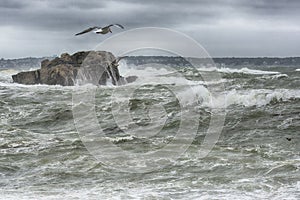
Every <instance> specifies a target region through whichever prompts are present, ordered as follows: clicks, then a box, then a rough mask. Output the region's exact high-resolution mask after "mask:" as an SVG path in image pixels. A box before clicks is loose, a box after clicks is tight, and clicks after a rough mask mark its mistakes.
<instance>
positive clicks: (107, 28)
mask: <svg viewBox="0 0 300 200" xmlns="http://www.w3.org/2000/svg"><path fill="white" fill-rule="evenodd" d="M112 26H116V27H118V28H121V29H124V27H123V26H122V25H120V24H110V25H108V26H105V27H103V28H102V27H98V26H94V27H90V28H88V29H86V30H84V31H82V32H80V33H77V34H76V35H75V36H77V35H82V34H85V33H88V32H91V31H94V33H96V34H107V33H109V32H110V33H112V31H111V29H110V27H112Z"/></svg>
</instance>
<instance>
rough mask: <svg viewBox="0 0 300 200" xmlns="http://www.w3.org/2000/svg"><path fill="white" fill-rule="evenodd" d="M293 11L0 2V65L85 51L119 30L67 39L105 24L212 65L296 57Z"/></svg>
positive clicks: (292, 1) (192, 1)
mask: <svg viewBox="0 0 300 200" xmlns="http://www.w3.org/2000/svg"><path fill="white" fill-rule="evenodd" d="M299 11H300V1H299V0H186V1H183V0H151V1H142V0H141V1H140V0H111V1H110V0H106V1H102V0H85V1H82V0H22V1H20V0H0V44H1V46H0V47H1V48H0V57H1V58H19V57H28V56H32V57H39V56H51V55H60V54H61V53H63V52H69V53H74V52H76V51H79V50H88V49H93V48H94V47H95V45H97V44H98V43H99V42H101V41H103V40H105V39H106V38H108V37H110V36H112V35H114V34H117V33H119V32H120V31H122V30H120V29H117V28H113V33H112V34H109V35H96V34H92V33H90V34H86V35H82V36H81V37H75V36H74V34H75V33H77V32H80V31H81V30H83V29H85V28H87V27H89V26H95V25H99V26H104V25H107V24H111V23H120V24H122V25H124V26H125V29H126V30H130V29H133V28H140V27H165V28H170V29H174V30H176V31H180V32H182V33H184V34H187V35H188V36H190V37H192V38H193V39H195V40H196V41H197V42H199V43H200V44H201V45H202V46H203V47H204V48H205V49H206V50H207V51H208V53H209V54H210V55H211V56H213V57H228V56H230V57H231V56H237V57H241V56H242V57H246V56H247V57H248V56H249V57H255V56H281V57H285V56H300V45H299V44H300V12H299Z"/></svg>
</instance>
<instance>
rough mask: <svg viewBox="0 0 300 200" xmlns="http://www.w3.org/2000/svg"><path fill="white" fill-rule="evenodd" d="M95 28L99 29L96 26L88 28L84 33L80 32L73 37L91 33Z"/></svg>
mask: <svg viewBox="0 0 300 200" xmlns="http://www.w3.org/2000/svg"><path fill="white" fill-rule="evenodd" d="M97 28H99V27H97V26H94V27H90V28H88V29H85V30H84V31H82V32H80V33H77V34H75V36H77V35H82V34H85V33H88V32H91V31H92V30H95V29H97Z"/></svg>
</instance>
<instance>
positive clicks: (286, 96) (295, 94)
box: [179, 86, 300, 108]
mask: <svg viewBox="0 0 300 200" xmlns="http://www.w3.org/2000/svg"><path fill="white" fill-rule="evenodd" d="M179 97H180V100H181V101H182V102H184V104H186V105H193V104H197V103H199V102H200V103H201V104H202V106H204V107H211V108H224V107H228V106H230V105H243V106H246V107H248V106H264V105H267V104H269V103H271V102H272V101H288V100H290V99H299V98H300V90H290V89H274V90H267V89H249V90H235V89H233V90H230V91H224V92H221V93H220V94H219V95H218V94H216V95H211V93H210V91H209V90H208V89H207V88H205V87H203V86H195V87H191V89H186V90H184V91H182V92H180V93H179Z"/></svg>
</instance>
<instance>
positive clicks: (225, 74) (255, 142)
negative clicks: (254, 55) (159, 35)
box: [0, 63, 300, 199]
mask: <svg viewBox="0 0 300 200" xmlns="http://www.w3.org/2000/svg"><path fill="white" fill-rule="evenodd" d="M23 70H28V69H24V68H23V69H0V199H300V135H299V133H300V88H299V86H300V71H299V69H297V68H295V67H289V66H284V67H270V66H265V67H251V68H250V67H249V68H245V67H242V66H240V67H235V68H234V69H233V68H216V67H210V68H204V67H203V68H201V67H199V68H198V70H197V71H195V70H189V69H187V68H183V67H174V68H172V67H167V68H164V67H162V66H159V65H157V64H156V65H147V66H144V67H138V66H127V65H126V64H125V63H122V64H121V65H120V70H121V74H123V75H137V76H138V77H139V79H138V80H137V81H136V82H134V83H130V84H128V85H125V86H112V85H111V84H109V85H108V86H98V87H96V86H92V85H85V86H73V87H62V86H47V85H33V86H26V85H20V84H16V83H12V79H11V75H12V74H15V73H17V72H19V71H23ZM211 75H217V76H218V77H219V79H206V80H205V78H203V77H212V76H211ZM211 90H213V91H211ZM212 92H215V93H216V96H215V97H214V99H213V100H212V97H211V93H212ZM86 99H89V100H91V101H86ZM89 103H92V105H91V106H88V104H89ZM78 108H80V109H78ZM216 108H217V109H220V108H222V109H220V112H223V114H224V115H222V116H224V123H221V124H219V125H218V126H222V129H220V130H221V132H220V135H218V137H217V138H216V141H215V144H213V145H212V149H211V150H210V151H209V152H208V154H207V155H205V156H200V155H201V154H199V151H201V145H202V143H203V141H204V140H205V138H206V134H207V131H208V130H209V128H210V127H214V126H217V125H216V124H214V123H211V121H212V118H213V117H212V114H213V112H212V111H213V110H214V109H216ZM90 109H91V110H90ZM82 113H83V114H82ZM89 113H91V114H93V115H92V116H93V118H89V117H88V116H89ZM81 114H82V115H81ZM181 121H184V123H182V122H181ZM95 122H96V123H97V126H96V125H95ZM182 127H183V128H182ZM195 127H196V129H195ZM85 131H86V132H85ZM181 132H184V134H183V136H181V138H180V139H178V140H176V142H177V143H176V144H173V148H174V152H175V153H172V152H168V154H169V155H170V159H168V156H166V155H165V154H161V156H162V157H160V156H159V155H156V157H155V158H154V159H153V158H152V160H150V161H152V163H150V164H149V163H146V162H144V160H143V159H142V158H143V157H138V156H139V155H148V153H149V152H150V153H151V152H153V151H156V152H159V151H160V150H163V149H165V148H166V146H167V145H168V144H172V141H173V140H175V139H176V136H177V135H178V134H180V133H181ZM89 133H93V135H92V138H91V137H90V136H91V135H90V134H89ZM86 134H87V135H86ZM287 138H288V139H289V140H288V139H287ZM89 139H92V141H90V140H89ZM181 143H185V144H186V146H185V148H182V149H180V148H181ZM106 144H111V145H112V146H113V147H111V146H109V147H107V146H106ZM114 146H115V147H118V151H117V152H114V150H116V149H115V148H114ZM176 147H178V148H176ZM106 148H108V149H106ZM109 148H112V151H111V155H110V149H109ZM177 150H178V151H177ZM119 153H120V156H119V157H116V154H119ZM123 153H124V154H123ZM175 154H176V156H174V155H175ZM177 154H178V155H177ZM122 155H124V156H122ZM126 156H129V157H126ZM110 158H111V159H110ZM115 158H117V159H115ZM171 158H172V159H171ZM164 160H167V161H166V162H164ZM153 166H154V167H153ZM152 167H153V168H152ZM141 169H142V170H141Z"/></svg>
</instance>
